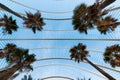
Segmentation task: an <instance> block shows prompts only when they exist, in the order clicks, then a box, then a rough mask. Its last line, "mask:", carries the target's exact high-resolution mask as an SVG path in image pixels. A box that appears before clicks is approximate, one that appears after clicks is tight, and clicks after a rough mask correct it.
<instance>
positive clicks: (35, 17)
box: [24, 11, 45, 33]
mask: <svg viewBox="0 0 120 80" xmlns="http://www.w3.org/2000/svg"><path fill="white" fill-rule="evenodd" d="M26 14H27V18H25V19H24V24H26V27H27V28H32V30H33V32H34V33H36V30H39V31H41V30H42V29H43V28H42V26H43V25H45V23H44V22H43V18H41V14H40V12H39V11H38V12H37V13H35V14H32V13H30V12H29V13H27V12H26Z"/></svg>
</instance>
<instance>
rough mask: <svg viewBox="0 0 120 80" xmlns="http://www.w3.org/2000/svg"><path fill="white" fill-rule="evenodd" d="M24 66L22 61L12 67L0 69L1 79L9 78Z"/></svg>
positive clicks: (6, 79)
mask: <svg viewBox="0 0 120 80" xmlns="http://www.w3.org/2000/svg"><path fill="white" fill-rule="evenodd" d="M22 66H23V64H22V63H19V64H17V65H14V66H13V67H11V68H8V69H6V70H3V71H0V80H8V79H9V78H10V77H11V76H12V75H13V74H14V73H15V72H16V71H17V70H19V69H20V68H21V67H22Z"/></svg>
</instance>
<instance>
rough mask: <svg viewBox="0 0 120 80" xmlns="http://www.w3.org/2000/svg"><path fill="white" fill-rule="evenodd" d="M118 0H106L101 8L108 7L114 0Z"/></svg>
mask: <svg viewBox="0 0 120 80" xmlns="http://www.w3.org/2000/svg"><path fill="white" fill-rule="evenodd" d="M115 1H116V0H105V1H104V2H103V3H102V4H101V5H100V6H99V9H100V10H101V9H103V8H105V7H107V6H108V5H110V4H112V3H113V2H115Z"/></svg>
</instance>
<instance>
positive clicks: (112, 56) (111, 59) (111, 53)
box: [104, 45, 120, 67]
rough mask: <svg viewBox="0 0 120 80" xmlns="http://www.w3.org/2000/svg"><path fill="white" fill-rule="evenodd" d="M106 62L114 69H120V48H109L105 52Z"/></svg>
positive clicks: (115, 46) (113, 46)
mask: <svg viewBox="0 0 120 80" xmlns="http://www.w3.org/2000/svg"><path fill="white" fill-rule="evenodd" d="M104 61H105V62H107V63H110V65H111V66H112V67H115V66H119V67H120V46H119V45H112V46H110V47H107V48H106V50H105V52H104Z"/></svg>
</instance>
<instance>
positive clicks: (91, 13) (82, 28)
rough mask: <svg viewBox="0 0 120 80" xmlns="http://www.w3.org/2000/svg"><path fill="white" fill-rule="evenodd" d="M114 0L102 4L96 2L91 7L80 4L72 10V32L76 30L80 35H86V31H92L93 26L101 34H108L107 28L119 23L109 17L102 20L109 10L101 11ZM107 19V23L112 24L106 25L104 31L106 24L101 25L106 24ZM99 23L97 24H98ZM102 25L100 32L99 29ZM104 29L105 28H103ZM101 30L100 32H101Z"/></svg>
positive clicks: (106, 0)
mask: <svg viewBox="0 0 120 80" xmlns="http://www.w3.org/2000/svg"><path fill="white" fill-rule="evenodd" d="M114 1H115V0H111V1H108V0H105V1H104V2H102V3H101V2H96V3H94V4H93V5H91V6H87V5H86V4H84V3H83V4H81V5H79V6H77V7H76V8H75V10H74V15H73V21H72V24H73V25H74V30H78V31H79V32H81V33H85V34H87V31H88V29H93V28H94V26H97V29H98V30H99V31H100V32H101V34H102V33H104V34H106V32H108V31H109V30H108V28H109V27H111V25H112V26H118V25H120V23H119V22H116V21H117V20H116V19H114V18H111V17H110V16H107V17H106V18H103V16H104V15H106V14H107V13H108V12H109V10H102V9H103V8H105V7H106V6H108V5H110V4H111V3H113V2H114ZM108 17H109V21H110V22H111V23H112V24H111V25H108V24H107V30H106V26H103V25H106V24H102V23H103V22H104V23H105V22H107V20H108ZM98 23H99V24H98ZM101 25H102V29H104V30H102V29H101ZM104 27H105V28H104ZM101 30H102V31H101Z"/></svg>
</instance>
